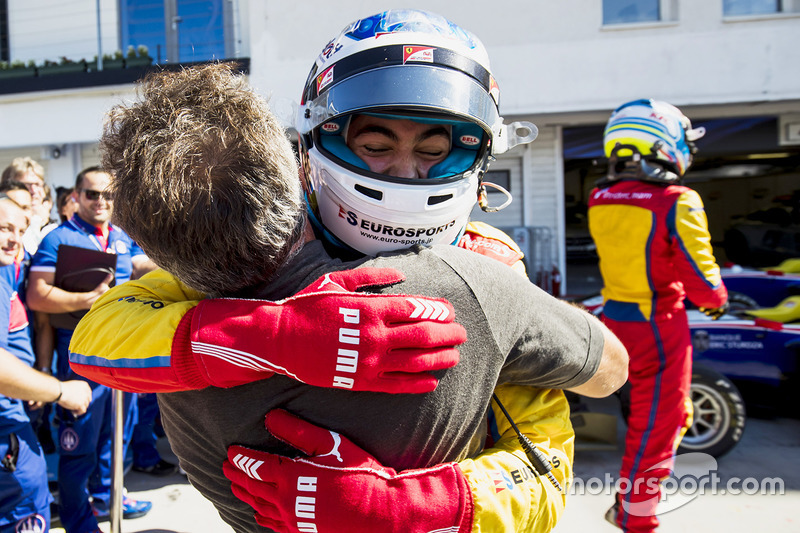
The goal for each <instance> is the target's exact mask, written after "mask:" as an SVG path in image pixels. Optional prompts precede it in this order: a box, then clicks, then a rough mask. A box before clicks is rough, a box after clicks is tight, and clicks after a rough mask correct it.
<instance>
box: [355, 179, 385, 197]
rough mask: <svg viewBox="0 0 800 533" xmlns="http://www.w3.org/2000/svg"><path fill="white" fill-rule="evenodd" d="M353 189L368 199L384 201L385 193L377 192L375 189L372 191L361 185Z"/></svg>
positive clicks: (356, 185)
mask: <svg viewBox="0 0 800 533" xmlns="http://www.w3.org/2000/svg"><path fill="white" fill-rule="evenodd" d="M353 187H354V188H355V190H357V191H358V192H360V193H361V194H363V195H364V196H366V197H368V198H372V199H374V200H378V201H380V200H383V193H382V192H381V191H376V190H375V189H370V188H368V187H364V186H363V185H359V184H357V183H356V184H355V185H354V186H353Z"/></svg>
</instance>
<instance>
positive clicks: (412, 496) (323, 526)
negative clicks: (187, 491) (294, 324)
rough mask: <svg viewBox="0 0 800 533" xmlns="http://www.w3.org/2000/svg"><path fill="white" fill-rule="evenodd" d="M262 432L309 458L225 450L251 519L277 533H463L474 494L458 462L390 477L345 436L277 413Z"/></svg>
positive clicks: (237, 448)
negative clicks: (253, 512)
mask: <svg viewBox="0 0 800 533" xmlns="http://www.w3.org/2000/svg"><path fill="white" fill-rule="evenodd" d="M266 425H267V429H268V430H269V431H270V432H271V433H272V434H273V435H275V437H277V438H278V439H280V440H282V441H284V442H286V443H288V444H290V445H292V446H294V447H296V448H298V449H300V450H301V451H302V452H304V453H305V454H307V455H308V457H302V458H297V459H290V458H287V457H282V456H279V455H273V454H270V453H266V452H259V451H255V450H250V449H248V448H243V447H241V446H231V447H230V448H228V459H227V460H226V461H225V463H224V465H223V472H224V473H225V476H226V477H227V478H228V479H230V480H231V483H232V486H231V489H232V490H233V494H234V495H235V496H236V497H237V498H239V499H240V500H242V501H243V502H245V503H247V504H248V505H250V506H251V507H253V509H255V511H256V514H255V519H256V522H258V523H259V524H261V525H262V526H264V527H268V528H271V529H274V530H275V531H278V532H280V533H289V532H291V533H295V532H302V531H316V532H318V533H328V532H330V533H333V532H340V531H348V532H350V533H360V532H364V533H366V532H370V533H371V532H374V531H380V532H381V533H393V532H396V533H401V532H402V533H428V532H431V531H442V532H444V531H447V532H450V533H467V532H469V531H471V529H472V518H473V500H472V491H471V490H470V487H469V484H468V482H467V479H466V477H465V476H464V474H463V473H462V471H461V469H460V468H459V466H458V465H457V464H456V463H445V464H441V465H437V466H435V467H433V468H424V469H418V470H406V471H404V472H399V473H398V472H395V471H394V469H392V468H388V467H385V466H383V465H381V464H380V463H379V462H378V460H377V459H375V458H374V457H373V456H371V455H370V454H368V453H367V452H365V451H364V450H362V449H361V448H359V447H358V446H356V445H355V444H353V443H352V442H351V441H350V440H348V439H347V437H344V436H342V435H340V434H338V433H336V432H333V431H330V430H327V429H324V428H321V427H318V426H315V425H313V424H310V423H308V422H306V421H304V420H301V419H299V418H297V417H295V416H294V415H292V414H290V413H288V412H286V411H283V410H280V409H276V410H274V411H270V412H269V413H267V419H266Z"/></svg>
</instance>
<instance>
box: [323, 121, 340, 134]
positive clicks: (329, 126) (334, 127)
mask: <svg viewBox="0 0 800 533" xmlns="http://www.w3.org/2000/svg"><path fill="white" fill-rule="evenodd" d="M320 128H321V129H322V131H326V132H328V133H336V132H337V131H339V129H340V126H339V125H338V124H337V123H336V122H326V123H325V124H323V125H322V126H320Z"/></svg>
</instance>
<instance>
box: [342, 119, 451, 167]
mask: <svg viewBox="0 0 800 533" xmlns="http://www.w3.org/2000/svg"><path fill="white" fill-rule="evenodd" d="M450 130H451V128H450V126H449V125H446V124H423V123H419V122H414V121H413V120H407V119H391V118H381V117H376V116H371V115H356V116H355V117H353V119H352V120H351V121H350V126H349V128H348V129H347V146H348V147H349V148H350V150H352V151H353V153H354V154H355V155H357V156H358V157H359V158H361V160H362V161H364V163H366V164H367V166H368V167H369V169H370V170H371V171H372V172H376V173H378V174H384V175H387V176H392V177H395V178H411V179H424V178H427V177H428V172H429V171H430V169H431V168H432V167H433V166H434V165H436V164H438V163H441V162H442V161H443V160H444V159H445V158H446V157H447V156H448V154H449V153H450V135H451V131H450Z"/></svg>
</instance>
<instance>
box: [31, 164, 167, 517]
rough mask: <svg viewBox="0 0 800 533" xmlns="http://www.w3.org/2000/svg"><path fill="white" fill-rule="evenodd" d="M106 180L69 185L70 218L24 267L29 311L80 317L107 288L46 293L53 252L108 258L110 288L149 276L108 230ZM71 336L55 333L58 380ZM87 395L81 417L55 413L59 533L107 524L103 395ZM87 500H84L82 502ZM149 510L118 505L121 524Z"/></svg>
mask: <svg viewBox="0 0 800 533" xmlns="http://www.w3.org/2000/svg"><path fill="white" fill-rule="evenodd" d="M111 179H112V178H111V175H110V174H108V173H107V172H105V171H103V170H102V169H101V168H99V167H90V168H87V169H84V170H83V171H81V172H80V173H79V174H78V176H77V179H76V182H75V195H76V199H77V202H78V211H77V213H76V214H75V215H73V217H72V218H71V219H69V220H68V221H66V222H64V223H63V224H61V225H60V226H59V227H58V228H56V229H54V230H52V231H51V232H50V233H48V234H47V235H46V236H45V238H44V239H43V240H42V242H41V244H40V245H39V249H38V250H37V252H36V254H35V255H34V257H33V259H32V261H31V269H30V275H29V283H28V289H27V300H28V306H29V307H30V308H31V309H33V310H35V311H42V312H46V313H63V312H70V311H79V310H85V309H88V308H89V307H91V305H92V303H94V301H95V300H96V299H97V298H98V297H99V296H100V295H101V294H103V293H104V292H105V291H107V290H108V288H109V285H110V284H111V283H112V276H111V275H109V276H108V277H107V278H106V279H105V280H104V281H102V282H101V283H100V284H99V285H98V286H97V287H95V288H94V289H93V290H91V291H88V292H69V291H66V290H63V289H60V288H58V287H56V286H55V285H54V283H55V269H56V261H57V258H58V249H59V246H61V245H62V244H64V245H70V246H77V247H81V248H88V249H91V250H99V251H102V252H106V253H111V254H116V256H117V262H116V274H115V276H113V280H114V282H115V283H117V284H119V283H123V282H125V281H127V280H129V279H131V277H136V275H139V274H141V273H142V272H146V271H147V270H148V269H150V268H152V263H151V262H150V261H149V259H148V258H147V256H145V255H144V252H142V250H141V248H139V246H137V245H136V243H135V242H133V240H132V239H131V238H130V237H129V236H128V235H127V234H126V233H125V232H124V231H123V230H122V229H121V228H119V227H117V226H114V225H113V224H110V222H109V220H110V217H111V212H112V209H113V199H112V198H111V195H110V194H109V193H108V192H106V189H107V188H108V186H109V184H110V183H111ZM72 333H73V330H71V329H62V328H57V329H56V355H57V361H56V368H57V376H58V377H59V379H65V378H70V377H73V376H75V374H74V373H73V372H72V371H71V369H70V368H69V353H68V348H69V342H70V339H71V338H72ZM89 384H90V385H91V387H92V389H93V398H92V403H91V405H90V406H89V416H85V417H74V416H71V415H70V414H69V413H61V416H60V417H59V418H60V420H61V424H60V427H59V431H58V436H59V438H58V443H57V448H58V452H59V466H58V486H59V495H60V502H59V514H60V517H61V522H62V523H63V525H64V528H65V529H66V531H67V533H89V532H94V531H99V530H98V527H97V522H98V519H100V520H102V519H106V518H107V517H108V507H109V500H110V492H111V470H112V465H111V449H112V443H111V436H112V430H111V421H112V415H113V412H112V409H113V408H112V403H111V389H109V388H108V387H105V386H103V385H100V384H98V383H94V382H91V381H90V382H89ZM132 400H133V398H132V396H131V395H130V394H126V395H125V401H124V404H125V407H124V409H125V429H124V431H123V433H124V437H123V438H124V442H125V443H126V444H127V442H128V441H129V440H130V435H131V432H132V429H133V425H134V423H135V420H136V402H134V401H132ZM89 494H91V500H90V498H89ZM151 507H152V503H151V502H145V501H136V500H133V499H131V498H127V497H125V498H123V517H124V518H136V517H139V516H143V515H145V514H147V513H148V512H149V511H150V508H151Z"/></svg>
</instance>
